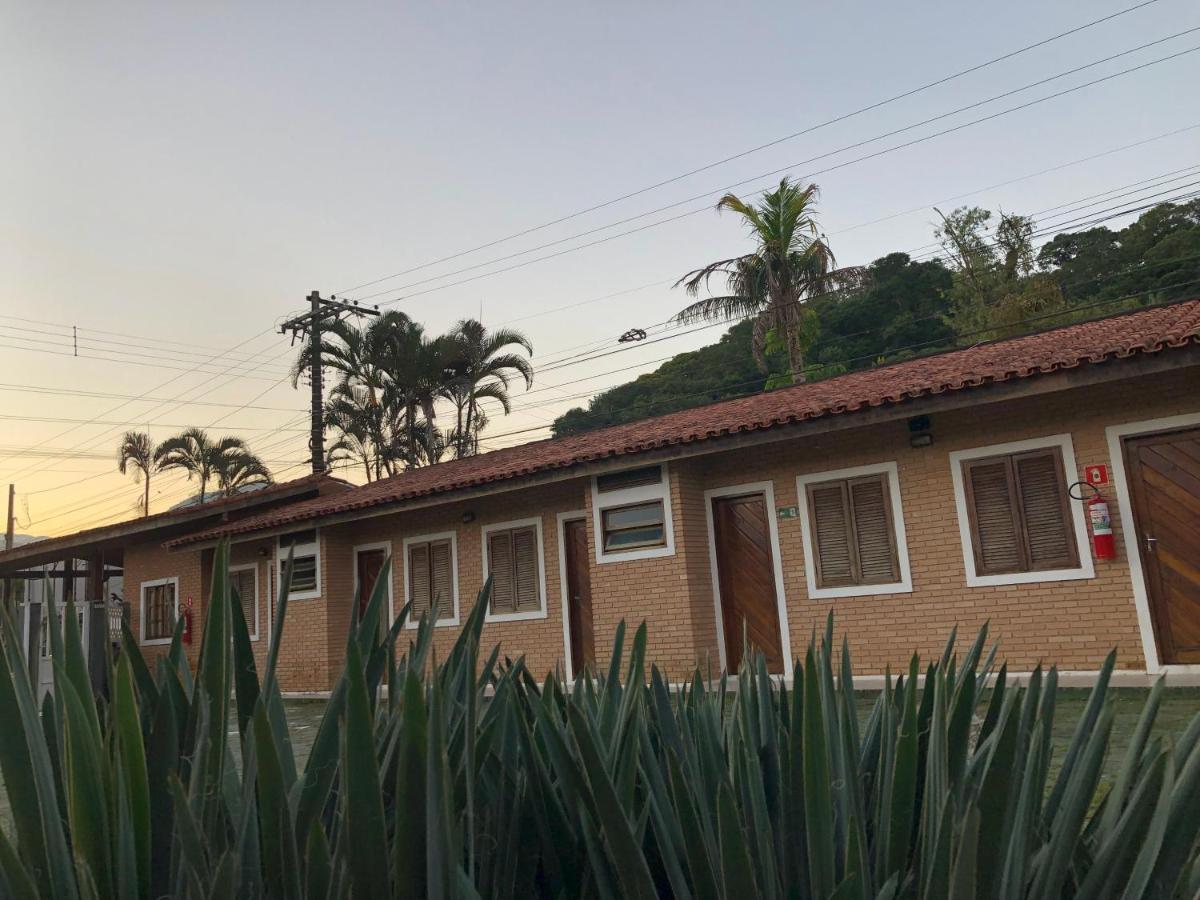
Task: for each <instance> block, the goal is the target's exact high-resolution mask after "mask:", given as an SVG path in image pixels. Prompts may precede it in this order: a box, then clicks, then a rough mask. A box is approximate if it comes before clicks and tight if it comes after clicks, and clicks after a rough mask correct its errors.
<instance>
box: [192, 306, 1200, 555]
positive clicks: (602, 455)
mask: <svg viewBox="0 0 1200 900" xmlns="http://www.w3.org/2000/svg"><path fill="white" fill-rule="evenodd" d="M1193 342H1200V299H1194V300H1188V301H1184V302H1180V303H1173V304H1169V305H1164V306H1159V307H1155V308H1151V309H1145V310H1139V311H1136V312H1132V313H1127V314H1124V315H1119V316H1111V317H1108V318H1105V319H1097V320H1093V321H1090V322H1082V323H1079V324H1075V325H1068V326H1065V327H1062V328H1056V329H1053V330H1051V331H1044V332H1041V333H1038V334H1031V335H1025V336H1023V337H1017V338H1012V339H1009V340H1004V341H996V342H993V343H987V344H980V345H977V346H974V347H969V348H966V349H963V350H954V351H949V352H946V353H941V354H937V355H933V356H927V357H922V358H919V359H912V360H907V361H905V362H900V363H895V364H892V365H888V366H881V367H879V368H875V369H866V370H863V371H860V372H852V373H849V374H846V375H841V376H838V377H836V378H829V379H826V380H824V381H817V382H813V383H811V384H803V385H797V386H795V387H788V388H782V389H779V390H775V391H770V392H767V393H760V394H754V395H752V396H748V397H741V398H738V399H734V400H725V401H722V402H719V403H713V404H710V405H708V406H701V407H697V408H694V409H687V410H681V411H679V412H674V413H669V414H667V415H663V416H657V417H655V418H650V419H644V420H641V421H637V422H630V423H628V424H624V425H617V426H613V427H610V428H603V429H599V430H596V431H590V432H587V433H585V434H580V435H574V436H568V437H561V438H551V439H547V440H542V441H534V442H531V443H527V444H521V445H519V446H515V447H506V448H504V449H502V450H495V451H492V452H490V453H484V454H481V455H479V456H475V457H470V458H468V459H462V460H455V461H452V462H446V463H441V464H439V465H436V466H429V467H426V468H420V469H414V470H411V471H408V472H403V473H401V474H399V475H396V476H394V477H392V478H388V479H385V480H382V481H376V482H373V483H371V484H366V485H363V486H361V487H357V488H355V489H354V490H351V491H346V492H344V493H341V494H337V495H334V496H328V497H318V498H315V499H312V500H307V501H303V502H300V503H296V504H292V505H289V506H286V507H283V508H280V509H277V510H273V511H270V512H266V513H263V514H260V515H257V516H251V517H247V518H245V519H242V520H240V521H238V522H234V523H230V524H228V525H226V526H223V527H219V528H213V529H209V530H207V531H203V532H200V533H198V534H195V535H189V536H186V537H183V538H179V539H176V540H174V541H172V542H170V545H171V546H178V545H183V544H188V543H193V542H197V541H202V540H210V539H212V538H214V537H218V536H220V535H225V534H237V533H246V532H251V531H258V530H262V529H267V528H274V527H280V526H283V525H287V524H289V523H293V522H305V521H311V520H314V519H319V518H321V517H324V516H329V515H335V514H340V513H346V512H353V511H355V510H360V509H368V508H370V507H375V506H380V505H384V504H390V503H397V502H400V501H404V500H412V499H416V498H420V497H428V496H430V495H433V494H441V493H447V492H451V491H456V490H462V489H464V488H470V487H477V486H480V485H485V484H488V483H491V482H496V481H503V480H508V479H512V478H520V477H522V476H527V475H533V474H537V473H544V472H548V471H552V470H556V469H565V468H570V467H572V466H578V465H581V464H584V463H589V462H596V461H598V460H602V459H608V458H612V457H618V456H625V455H630V454H636V453H641V452H645V451H648V450H656V449H661V448H664V447H670V446H675V445H684V444H692V443H695V442H697V441H705V440H711V439H714V438H719V437H723V436H727V435H732V434H738V433H745V432H753V431H760V430H764V429H770V428H777V427H779V426H782V425H787V424H791V423H795V422H801V421H805V420H808V419H815V418H819V417H822V416H834V415H844V414H846V413H852V412H856V411H858V410H864V409H870V408H874V407H880V406H885V405H888V404H892V403H899V402H902V401H905V400H911V399H914V398H917V397H923V396H930V395H935V394H942V393H946V392H948V391H959V390H965V389H970V388H974V387H979V386H982V385H987V384H994V383H997V382H1003V381H1009V380H1012V379H1017V378H1029V377H1032V376H1036V375H1041V374H1045V373H1050V372H1055V371H1059V370H1062V369H1070V368H1075V367H1077V366H1080V365H1082V364H1084V363H1098V362H1102V361H1105V360H1108V359H1114V358H1123V357H1128V356H1133V355H1135V354H1139V353H1157V352H1159V351H1161V350H1163V349H1164V348H1170V347H1182V346H1185V345H1187V344H1190V343H1193Z"/></svg>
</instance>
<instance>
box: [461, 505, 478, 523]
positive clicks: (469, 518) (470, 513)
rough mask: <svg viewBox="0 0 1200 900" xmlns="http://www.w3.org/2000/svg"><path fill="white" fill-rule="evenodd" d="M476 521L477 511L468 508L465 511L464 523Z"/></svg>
mask: <svg viewBox="0 0 1200 900" xmlns="http://www.w3.org/2000/svg"><path fill="white" fill-rule="evenodd" d="M474 521H475V513H474V512H473V511H471V510H469V509H468V510H467V511H466V512H465V513H463V524H464V525H470V524H471V523H472V522H474Z"/></svg>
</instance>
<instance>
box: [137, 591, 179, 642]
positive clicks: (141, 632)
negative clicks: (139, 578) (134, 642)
mask: <svg viewBox="0 0 1200 900" xmlns="http://www.w3.org/2000/svg"><path fill="white" fill-rule="evenodd" d="M162 584H171V585H174V586H175V621H176V622H178V621H179V578H178V576H172V577H170V578H154V579H152V580H150V581H143V582H142V583H141V584H140V585H138V642H139V643H141V644H143V645H145V646H147V647H151V646H154V645H155V644H169V643H171V640H172V638H170V637H165V638H153V639H151V640H147V639H146V637H145V634H146V588H151V587H158V586H159V585H162Z"/></svg>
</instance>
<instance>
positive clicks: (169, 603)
mask: <svg viewBox="0 0 1200 900" xmlns="http://www.w3.org/2000/svg"><path fill="white" fill-rule="evenodd" d="M177 597H178V587H177V584H176V581H175V579H173V578H172V579H164V580H162V581H153V582H147V583H145V584H143V585H142V640H143V641H169V640H171V637H172V636H173V635H174V633H175V618H176V614H177V606H178V603H177Z"/></svg>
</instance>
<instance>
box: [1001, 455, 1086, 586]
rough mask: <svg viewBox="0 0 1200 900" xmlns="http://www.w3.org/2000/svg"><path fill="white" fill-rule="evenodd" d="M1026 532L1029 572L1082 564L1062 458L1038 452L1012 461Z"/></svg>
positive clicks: (1016, 457)
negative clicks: (1073, 525) (1073, 526)
mask: <svg viewBox="0 0 1200 900" xmlns="http://www.w3.org/2000/svg"><path fill="white" fill-rule="evenodd" d="M1013 469H1014V473H1015V475H1016V481H1017V489H1018V490H1017V493H1018V496H1019V498H1020V511H1021V519H1022V524H1023V525H1024V531H1025V550H1026V553H1027V555H1028V569H1029V570H1030V571H1039V570H1046V569H1067V568H1072V567H1074V566H1076V565H1078V564H1079V556H1078V548H1077V547H1076V545H1075V535H1074V534H1073V533H1072V529H1071V517H1070V512H1069V509H1068V506H1067V502H1068V501H1067V492H1066V485H1065V484H1064V479H1063V474H1062V465H1061V462H1060V456H1059V453H1058V451H1056V450H1039V451H1037V452H1034V453H1024V454H1021V455H1020V456H1014V457H1013Z"/></svg>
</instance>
